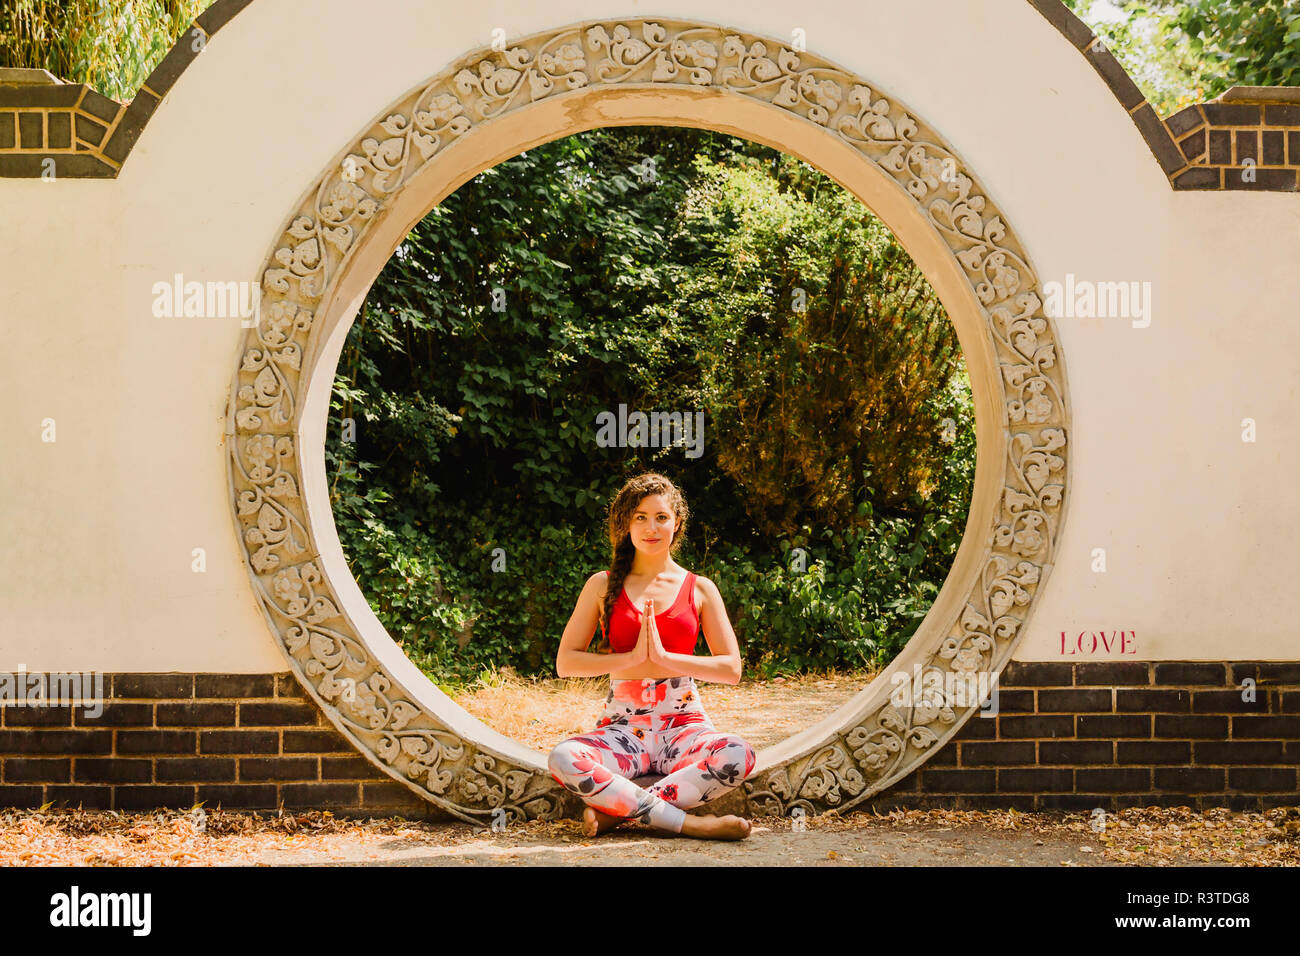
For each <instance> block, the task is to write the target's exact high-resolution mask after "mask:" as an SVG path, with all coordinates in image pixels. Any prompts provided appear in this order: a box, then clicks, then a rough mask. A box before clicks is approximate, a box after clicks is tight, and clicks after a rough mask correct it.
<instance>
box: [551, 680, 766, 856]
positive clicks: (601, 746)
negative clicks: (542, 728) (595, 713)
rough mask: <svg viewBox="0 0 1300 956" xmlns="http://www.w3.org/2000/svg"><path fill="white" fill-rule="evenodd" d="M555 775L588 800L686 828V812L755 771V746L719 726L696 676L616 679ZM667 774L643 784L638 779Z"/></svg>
mask: <svg viewBox="0 0 1300 956" xmlns="http://www.w3.org/2000/svg"><path fill="white" fill-rule="evenodd" d="M547 765H548V767H549V768H550V771H551V777H552V778H553V779H554V780H555V782H556V783H558V784H561V785H562V786H563V787H564V788H565V789H567V790H569V791H571V792H572V793H576V794H577V795H578V796H580V797H581V798H582V799H583V801H584V802H586V803H587V804H588V805H589V806H593V807H595V808H596V809H598V810H601V811H602V812H604V813H608V814H609V815H610V816H615V817H624V818H626V819H635V820H640V821H641V822H642V823H646V824H649V825H650V826H652V827H655V828H657V829H660V830H668V831H670V832H672V833H681V832H682V824H683V822H684V821H685V819H686V813H685V811H686V810H689V809H690V808H691V807H697V806H699V805H700V804H702V803H704V802H705V801H707V800H711V799H712V798H714V797H716V796H718V795H719V794H721V793H725V792H726V791H728V790H731V789H734V788H735V787H738V786H739V785H740V782H741V781H742V780H744V779H745V778H746V777H748V776H749V773H750V771H752V770H753V769H754V749H753V748H752V747H750V745H749V744H748V743H747V742H746V741H745V740H744V739H743V738H741V737H738V736H737V735H735V734H724V733H722V732H720V731H718V730H716V729H715V728H714V726H713V723H712V721H710V720H709V718H708V715H707V714H705V713H704V708H703V706H701V704H700V697H699V693H698V692H697V690H696V688H695V680H694V678H691V677H664V678H660V679H658V680H656V679H653V678H646V679H644V680H611V681H610V690H609V696H608V697H606V698H605V712H604V714H603V715H602V716H601V718H600V720H599V721H598V722H597V724H596V729H595V730H593V731H591V732H590V733H585V734H580V735H578V736H576V737H570V738H568V739H567V740H564V741H561V742H560V743H559V744H558V745H556V747H555V749H554V750H552V751H551V753H550V756H549V758H548V760H547ZM648 773H662V774H666V776H664V777H663V778H662V779H661V780H658V781H656V782H655V783H653V784H651V785H650V787H649V788H642V787H639V786H637V785H636V784H635V783H633V782H632V780H631V778H632V777H639V776H642V775H644V774H648Z"/></svg>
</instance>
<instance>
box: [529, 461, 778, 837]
mask: <svg viewBox="0 0 1300 956" xmlns="http://www.w3.org/2000/svg"><path fill="white" fill-rule="evenodd" d="M688 515H689V511H688V509H687V507H686V502H685V500H684V499H683V498H682V494H681V492H680V491H679V490H678V489H677V487H676V486H675V485H673V483H672V482H671V481H669V480H668V479H667V478H665V477H664V476H663V475H659V474H654V473H649V474H644V475H640V476H638V477H636V478H633V479H632V480H631V481H629V482H628V483H627V484H626V485H624V486H623V488H622V490H621V491H619V493H618V495H617V496H616V497H615V498H614V501H613V502H612V503H611V504H610V508H609V540H610V544H611V545H612V546H613V550H614V560H613V566H612V567H611V568H610V569H609V571H601V572H598V573H596V574H593V575H592V576H591V577H590V578H588V579H587V583H586V585H585V586H584V587H583V589H582V593H581V594H580V595H579V596H578V604H577V606H576V607H575V608H574V609H573V616H572V617H570V618H569V623H568V625H567V626H566V627H565V629H564V636H563V637H562V638H561V640H560V650H559V653H558V654H557V655H556V658H555V672H556V674H558V675H559V676H560V677H595V676H597V675H600V674H609V682H610V691H609V696H608V697H606V698H605V712H604V714H603V715H602V717H601V718H600V720H599V721H598V722H597V724H596V729H595V730H593V731H591V732H590V733H585V734H580V735H579V736H576V737H570V738H569V739H567V740H564V741H562V742H561V743H560V744H559V745H557V746H556V747H555V749H554V750H552V751H551V753H550V757H549V760H548V766H549V767H550V771H551V776H552V777H553V778H554V779H555V781H556V783H559V784H561V785H562V786H564V787H565V788H566V789H568V790H570V791H571V792H573V793H576V794H578V796H580V797H581V798H582V799H583V801H584V802H585V803H586V804H587V808H586V810H585V811H584V813H583V832H584V833H586V834H587V835H588V836H596V835H597V834H599V833H603V832H604V831H606V830H608V829H610V828H612V827H616V826H618V825H619V824H620V823H622V822H623V821H624V820H627V819H637V820H640V821H642V822H643V823H646V824H648V825H650V826H652V827H655V828H657V829H660V830H667V831H669V832H672V833H681V834H683V835H684V836H692V837H700V838H704V839H715V840H741V839H744V838H745V837H747V836H749V829H750V826H749V821H748V820H746V819H744V818H743V817H738V816H731V815H728V816H721V817H719V816H694V815H691V814H688V813H686V812H685V811H686V810H688V809H690V808H691V807H696V806H699V805H700V804H702V803H704V802H705V801H707V800H710V799H712V798H714V797H716V796H718V795H719V794H722V793H725V792H726V791H728V790H732V789H734V788H735V787H738V786H739V785H740V782H741V781H742V780H744V779H745V778H746V777H747V776H749V773H750V771H752V770H753V769H754V750H753V748H752V747H750V745H749V744H748V743H747V742H746V741H745V740H744V739H743V738H741V737H739V736H737V735H736V734H725V733H721V732H719V731H718V730H716V729H715V728H714V726H713V723H712V722H711V721H710V720H709V718H708V715H706V714H705V713H704V708H703V707H702V706H701V703H700V694H699V691H698V690H697V689H696V687H695V679H696V678H699V679H700V680H708V681H719V682H721V683H724V684H737V683H739V682H740V673H741V659H740V649H739V647H738V646H737V643H736V634H735V631H733V630H732V628H731V622H730V621H729V620H728V619H727V611H726V608H725V607H723V604H722V595H720V594H719V593H718V589H717V587H716V586H715V585H714V584H713V582H712V581H710V580H709V579H708V578H698V577H696V576H695V575H694V574H692V573H690V572H689V571H687V570H686V569H685V568H683V567H681V566H680V565H678V564H677V563H676V562H674V561H673V560H672V558H671V554H672V552H675V551H677V550H678V549H679V547H680V544H681V539H682V532H683V530H684V529H685V527H686V519H687V517H688ZM633 593H635V594H636V595H637V596H636V597H635V598H633V597H632V594H633ZM638 606H640V607H641V610H640V611H638V610H637V607H638ZM657 608H664V610H663V611H661V612H656V609H657ZM597 624H599V625H600V627H601V630H602V631H603V632H604V634H605V638H606V640H608V642H609V645H610V650H611V653H608V654H595V653H589V652H588V651H587V650H586V648H587V646H588V645H589V644H590V643H591V639H592V638H593V637H594V636H595V632H596V625H597ZM701 624H702V625H703V628H704V637H705V640H706V641H708V644H709V649H710V650H711V651H713V654H712V656H703V655H702V656H698V657H697V656H695V654H694V651H695V642H696V635H697V634H698V633H699V630H700V626H701ZM652 772H654V773H662V774H666V776H665V777H663V779H661V780H659V781H657V782H655V783H654V784H652V785H651V786H650V787H649V788H648V789H643V788H641V787H638V786H637V785H636V784H635V783H633V782H632V779H631V778H633V777H638V776H641V775H643V774H648V773H652Z"/></svg>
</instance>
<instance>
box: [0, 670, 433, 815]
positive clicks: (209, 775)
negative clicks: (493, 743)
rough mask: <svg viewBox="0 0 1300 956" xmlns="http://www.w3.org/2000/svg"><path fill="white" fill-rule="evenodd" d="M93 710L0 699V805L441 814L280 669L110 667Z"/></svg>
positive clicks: (117, 808)
mask: <svg viewBox="0 0 1300 956" xmlns="http://www.w3.org/2000/svg"><path fill="white" fill-rule="evenodd" d="M104 696H105V701H104V712H103V713H102V714H101V715H100V716H99V717H97V718H95V717H88V716H86V715H85V714H83V713H82V709H81V708H80V707H0V721H2V723H0V806H7V807H37V806H40V805H42V804H44V803H53V804H54V805H55V806H56V807H76V806H83V807H85V808H86V809H101V810H140V809H152V808H158V807H178V808H188V807H191V806H193V805H194V804H195V803H196V802H198V801H205V803H204V806H206V807H208V808H213V809H215V808H216V807H218V806H221V807H224V808H225V809H276V808H277V807H279V806H284V807H286V808H314V809H328V810H334V811H336V812H343V813H347V812H349V811H352V812H356V813H358V814H359V813H361V812H362V811H364V812H365V813H366V814H372V813H373V814H384V813H390V812H392V813H401V814H403V815H405V816H415V817H421V818H426V819H451V818H450V817H449V816H447V815H446V814H445V812H444V811H443V810H441V808H438V807H436V806H435V805H434V804H431V803H429V802H427V801H425V800H421V799H420V798H419V797H418V796H417V795H415V794H414V793H412V792H411V791H410V790H409V789H408V788H407V787H406V786H404V785H402V784H401V783H398V782H397V781H396V780H393V779H392V778H391V777H388V776H387V775H385V774H383V773H381V772H380V771H378V770H376V769H375V768H374V767H373V766H372V765H371V764H370V762H369V761H368V760H366V759H365V758H364V757H362V756H361V755H359V754H358V753H357V752H356V750H355V749H354V748H353V747H352V745H351V744H350V743H348V741H347V740H346V739H344V737H343V736H342V735H341V734H339V732H338V731H337V730H335V729H334V727H333V725H332V724H330V723H329V721H328V720H326V718H325V715H324V714H323V713H322V712H321V711H320V708H318V707H317V706H316V704H315V702H314V701H312V700H311V699H310V698H308V697H307V696H306V695H305V692H304V691H303V690H302V688H301V686H300V685H299V684H298V682H297V681H296V680H294V678H293V676H292V675H290V674H288V673H285V674H112V675H107V674H106V675H105V676H104Z"/></svg>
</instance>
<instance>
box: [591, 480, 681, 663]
mask: <svg viewBox="0 0 1300 956" xmlns="http://www.w3.org/2000/svg"><path fill="white" fill-rule="evenodd" d="M649 495H663V496H664V497H665V498H667V499H668V506H669V507H670V508H671V509H672V512H673V514H674V515H676V516H677V527H676V529H675V530H674V531H673V540H672V543H671V544H669V546H668V551H669V553H670V554H673V555H676V554H677V552H678V551H679V550H680V549H681V546H682V539H683V536H684V535H685V533H686V519H687V518H689V517H690V514H691V511H690V508H688V507H687V506H686V499H685V498H684V497H683V496H682V492H681V489H679V488H678V487H677V486H676V485H674V484H673V483H672V482H671V481H669V480H668V479H667V478H665V477H664V476H663V475H661V474H658V473H657V472H653V471H650V472H646V473H645V474H641V475H637V476H636V477H635V478H632V479H629V480H628V482H627V484H625V485H624V486H623V487H622V488H620V489H619V492H618V494H617V495H615V496H614V500H613V501H611V502H610V505H609V544H610V548H611V550H612V551H613V559H612V560H611V561H610V565H609V578H608V583H607V584H606V587H605V599H604V601H602V602H601V605H600V626H601V630H602V631H603V632H605V634H606V637H605V639H604V640H603V641H602V645H604V644H607V643H608V631H609V626H608V623H607V622H608V621H609V620H610V619H611V617H612V615H613V613H614V602H616V601H617V600H618V596H619V594H620V593H621V592H622V590H623V582H624V581H625V580H626V579H627V576H628V572H630V571H631V570H632V559H633V558H635V557H636V545H634V544H633V543H632V534H631V532H630V531H629V530H628V528H629V526H630V525H631V524H632V515H633V514H635V513H636V509H637V507H638V506H639V505H640V504H641V502H642V501H643V500H644V499H645V498H646V497H648V496H649Z"/></svg>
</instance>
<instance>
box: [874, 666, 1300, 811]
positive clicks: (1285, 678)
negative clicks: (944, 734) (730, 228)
mask: <svg viewBox="0 0 1300 956" xmlns="http://www.w3.org/2000/svg"><path fill="white" fill-rule="evenodd" d="M1247 678H1250V679H1252V680H1254V681H1255V700H1254V701H1253V702H1249V703H1248V702H1245V701H1243V700H1242V699H1241V698H1242V691H1241V689H1240V688H1241V686H1242V683H1243V682H1244V681H1245V680H1246V679H1247ZM998 685H999V689H1000V700H999V707H998V710H999V713H998V716H997V717H990V718H984V717H978V716H977V717H973V718H971V719H970V720H969V721H968V722H967V723H966V724H965V726H963V727H962V729H961V730H960V731H958V733H957V736H956V737H955V738H954V739H953V740H952V741H950V742H949V743H948V745H947V746H946V747H944V748H943V750H941V751H940V752H939V753H937V754H935V756H934V757H932V758H931V759H930V760H929V761H928V762H927V763H926V764H925V765H924V766H923V767H921V768H920V769H919V770H917V771H916V772H915V773H912V774H910V775H909V776H907V777H906V778H904V779H903V780H901V781H899V783H898V784H896V785H895V786H894V787H892V788H890V789H889V790H888V791H887V792H886V793H884V794H881V795H880V796H878V797H876V798H875V799H874V800H873V801H871V805H872V806H874V807H876V808H878V809H884V808H893V807H911V808H917V809H922V808H929V807H945V808H954V809H961V808H995V807H997V808H1008V807H1014V808H1016V809H1020V810H1090V809H1092V808H1094V807H1102V808H1104V809H1108V810H1116V809H1120V808H1123V807H1131V806H1189V807H1194V808H1196V809H1204V808H1206V807H1231V808H1233V809H1239V810H1248V809H1265V808H1268V807H1275V806H1294V805H1296V804H1297V802H1300V798H1298V797H1297V793H1296V783H1297V780H1296V771H1297V765H1298V764H1300V663H1244V662H1221V663H1219V662H1215V663H1204V662H1177V661H1159V662H1151V663H1148V662H1138V661H1125V662H1122V663H1121V662H1116V663H1100V662H1094V663H1059V664H1058V663H1021V662H1012V663H1011V664H1010V665H1008V667H1007V668H1006V670H1005V671H1004V672H1003V674H1002V677H1001V679H1000V680H999V682H998Z"/></svg>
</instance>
